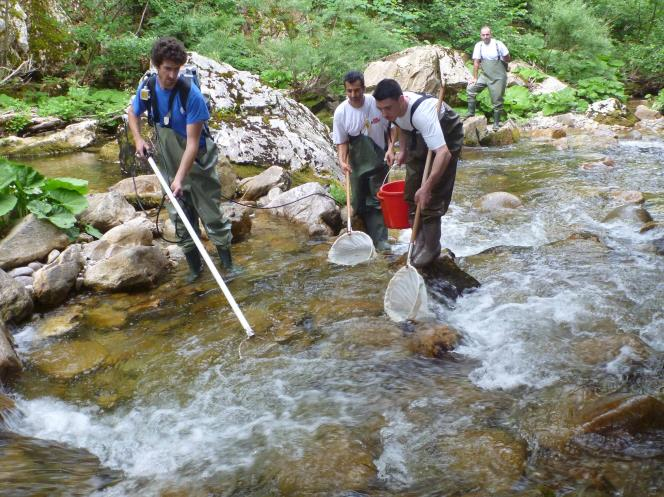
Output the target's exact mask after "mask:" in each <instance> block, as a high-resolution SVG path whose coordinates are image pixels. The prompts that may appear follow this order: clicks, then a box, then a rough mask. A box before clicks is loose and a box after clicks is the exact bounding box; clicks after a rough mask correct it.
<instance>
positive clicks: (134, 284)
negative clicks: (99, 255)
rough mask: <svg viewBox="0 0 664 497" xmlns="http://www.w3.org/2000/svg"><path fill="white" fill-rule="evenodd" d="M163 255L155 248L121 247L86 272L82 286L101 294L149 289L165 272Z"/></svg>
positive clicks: (165, 265) (166, 267)
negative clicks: (104, 292)
mask: <svg viewBox="0 0 664 497" xmlns="http://www.w3.org/2000/svg"><path fill="white" fill-rule="evenodd" d="M168 267H169V263H168V259H167V258H166V256H165V255H164V254H163V253H162V251H161V249H159V248H158V247H154V246H150V247H145V246H138V247H123V248H122V249H121V250H119V251H118V252H117V253H115V254H114V255H112V256H111V257H109V258H108V259H103V260H101V261H99V262H97V263H96V264H94V265H92V266H88V268H87V269H86V271H85V276H84V279H83V284H84V285H85V286H86V287H87V288H91V289H93V290H102V291H119V290H134V289H144V288H151V287H153V286H155V284H156V283H157V281H158V280H159V279H160V278H161V277H162V276H163V275H164V274H165V273H166V271H167V270H168Z"/></svg>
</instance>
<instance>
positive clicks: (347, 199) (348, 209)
mask: <svg viewBox="0 0 664 497" xmlns="http://www.w3.org/2000/svg"><path fill="white" fill-rule="evenodd" d="M350 215H351V214H350V172H349V171H346V222H347V225H348V233H349V234H350V233H351V232H352V231H353V229H352V228H351V226H350Z"/></svg>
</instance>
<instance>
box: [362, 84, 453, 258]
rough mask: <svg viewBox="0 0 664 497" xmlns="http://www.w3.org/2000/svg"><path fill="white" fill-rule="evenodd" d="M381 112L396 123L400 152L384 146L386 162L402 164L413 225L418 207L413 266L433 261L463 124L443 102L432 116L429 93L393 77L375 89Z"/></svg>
mask: <svg viewBox="0 0 664 497" xmlns="http://www.w3.org/2000/svg"><path fill="white" fill-rule="evenodd" d="M373 96H374V98H375V99H376V105H377V106H378V108H379V109H380V111H381V113H382V114H383V117H385V119H387V120H388V121H390V122H393V123H394V124H396V125H397V127H398V141H399V153H398V154H397V155H396V156H395V155H394V152H393V151H392V150H388V151H387V155H386V159H387V163H388V164H390V165H392V164H393V163H394V161H396V163H397V164H399V165H401V164H404V163H405V164H406V185H405V191H404V198H405V200H406V202H407V203H408V207H409V216H410V221H411V225H412V222H413V218H414V217H415V210H416V207H417V205H418V204H419V205H420V207H421V216H422V218H421V225H420V226H421V227H420V229H419V231H418V233H417V239H416V240H415V246H414V249H413V253H412V258H411V262H412V264H413V266H415V267H424V266H427V265H429V264H431V263H432V262H433V261H434V260H436V258H437V257H438V256H439V255H440V248H441V247H440V224H441V223H440V218H441V217H442V216H444V215H445V213H446V212H447V209H448V207H449V205H450V200H451V199H452V190H453V189H454V179H455V177H456V169H457V162H458V161H459V155H460V154H461V146H462V145H463V123H462V122H461V119H460V118H459V115H458V114H457V113H456V112H454V110H452V108H451V107H450V106H449V105H447V104H446V103H444V102H443V104H442V106H441V108H440V112H439V113H438V115H436V99H435V98H433V97H432V96H431V95H422V94H419V93H414V92H409V91H407V92H403V91H402V90H401V86H399V83H397V82H396V81H395V80H393V79H384V80H382V81H381V82H380V83H378V85H377V86H376V89H375V90H374V92H373ZM429 150H431V151H432V152H433V153H434V154H435V155H434V158H433V163H432V165H431V173H430V174H429V177H428V178H427V180H426V181H425V182H424V184H422V176H423V175H424V167H425V162H426V156H427V152H428V151H429Z"/></svg>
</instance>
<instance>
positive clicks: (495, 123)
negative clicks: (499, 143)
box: [493, 110, 502, 131]
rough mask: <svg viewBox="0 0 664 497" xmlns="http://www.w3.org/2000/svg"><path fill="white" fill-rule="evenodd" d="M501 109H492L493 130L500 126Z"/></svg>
mask: <svg viewBox="0 0 664 497" xmlns="http://www.w3.org/2000/svg"><path fill="white" fill-rule="evenodd" d="M501 113H502V111H500V110H494V111H493V130H494V131H498V128H500V114H501Z"/></svg>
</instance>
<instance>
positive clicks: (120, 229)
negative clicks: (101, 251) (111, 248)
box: [100, 217, 152, 247]
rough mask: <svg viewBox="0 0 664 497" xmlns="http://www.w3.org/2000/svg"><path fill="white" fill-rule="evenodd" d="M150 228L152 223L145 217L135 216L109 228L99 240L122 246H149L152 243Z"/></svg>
mask: <svg viewBox="0 0 664 497" xmlns="http://www.w3.org/2000/svg"><path fill="white" fill-rule="evenodd" d="M145 223H147V224H145ZM151 228H152V225H151V223H150V221H148V220H147V219H146V218H139V217H136V218H134V219H131V220H130V221H127V222H126V223H124V224H121V225H120V226H116V227H115V228H111V229H110V230H108V231H107V232H106V233H104V236H102V237H101V239H100V240H102V241H105V242H107V243H109V244H110V245H119V246H122V247H137V246H141V245H143V246H150V245H152V229H151Z"/></svg>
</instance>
